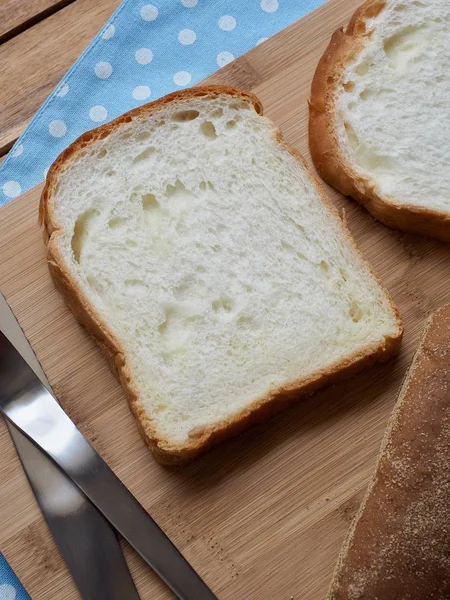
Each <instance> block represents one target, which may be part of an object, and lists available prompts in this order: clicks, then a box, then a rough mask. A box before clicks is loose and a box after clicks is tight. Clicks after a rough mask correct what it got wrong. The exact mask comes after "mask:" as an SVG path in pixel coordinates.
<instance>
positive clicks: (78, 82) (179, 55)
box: [0, 0, 325, 600]
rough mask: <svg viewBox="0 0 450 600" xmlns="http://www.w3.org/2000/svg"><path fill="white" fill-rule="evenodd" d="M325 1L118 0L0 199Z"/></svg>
mask: <svg viewBox="0 0 450 600" xmlns="http://www.w3.org/2000/svg"><path fill="white" fill-rule="evenodd" d="M324 2H325V0H301V1H300V0H245V1H244V0H240V1H236V2H233V1H231V0H125V1H123V2H122V3H120V7H119V9H118V10H117V11H116V12H115V13H114V14H113V15H112V16H111V17H110V18H109V19H108V21H107V22H106V23H105V24H104V26H103V27H102V28H101V30H100V33H99V34H98V36H97V37H96V38H95V40H93V42H92V44H91V45H90V46H89V47H88V49H87V50H86V51H85V53H84V54H83V55H82V56H81V57H80V59H79V61H78V62H77V63H76V65H75V67H74V68H72V69H70V70H69V71H68V72H67V73H66V74H65V75H64V78H63V79H62V81H61V82H60V83H59V84H58V86H57V87H56V88H55V90H54V92H53V93H52V95H51V96H50V98H49V99H48V101H47V102H46V103H45V104H44V106H43V107H42V108H41V110H40V111H39V113H38V114H37V115H36V117H35V118H34V119H33V121H32V126H31V127H29V128H28V129H27V130H26V131H25V132H24V134H22V136H21V137H20V138H19V140H18V142H17V143H16V144H15V145H14V146H13V148H12V149H11V151H10V152H9V155H8V156H7V157H6V159H5V160H3V161H2V162H1V163H0V207H1V206H2V205H3V204H5V203H6V202H8V201H10V200H11V199H12V198H14V197H16V195H17V193H20V194H22V193H23V192H25V191H26V190H28V189H30V188H31V187H33V186H34V185H37V184H38V183H39V182H40V181H42V178H43V176H44V172H45V171H46V169H47V168H48V167H49V165H51V164H52V162H53V161H54V160H55V159H56V157H57V156H58V154H60V152H62V151H63V150H64V149H65V148H66V147H67V146H68V145H69V144H70V143H71V142H72V141H73V140H75V139H76V138H77V137H78V136H80V135H81V134H82V133H83V132H85V131H87V130H89V129H92V128H93V127H97V126H98V125H101V124H102V123H106V122H107V121H110V120H112V119H114V118H116V117H117V116H119V115H120V114H122V113H124V112H125V111H127V110H130V109H132V108H135V107H136V106H138V105H140V104H142V103H144V102H149V101H150V100H154V99H157V98H160V97H161V96H162V95H164V94H167V93H169V92H172V91H175V90H180V89H183V88H186V87H188V86H191V85H195V84H197V83H198V82H200V81H201V80H202V79H204V78H205V77H207V76H208V75H210V74H211V73H213V72H214V71H216V70H217V69H218V68H222V67H225V66H226V65H228V64H229V63H230V62H232V61H233V60H234V59H235V58H237V57H239V56H241V55H242V54H243V53H244V52H247V50H250V49H251V48H253V47H254V46H256V45H257V44H261V43H262V42H264V41H265V40H267V39H268V38H270V37H271V36H272V35H274V34H275V33H277V32H278V31H280V30H281V29H282V28H284V27H286V26H288V25H290V24H291V23H292V22H294V21H296V20H297V19H299V18H301V17H302V16H303V15H304V14H306V13H307V12H309V11H310V10H313V9H314V8H317V7H318V6H320V5H321V4H323V3H324ZM19 190H20V191H19ZM0 574H1V569H0ZM0 582H1V579H0ZM0 600H1V598H0Z"/></svg>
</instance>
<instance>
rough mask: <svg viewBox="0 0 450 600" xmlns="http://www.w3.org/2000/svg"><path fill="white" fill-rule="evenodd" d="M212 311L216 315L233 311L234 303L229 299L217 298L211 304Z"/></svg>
mask: <svg viewBox="0 0 450 600" xmlns="http://www.w3.org/2000/svg"><path fill="white" fill-rule="evenodd" d="M211 306H212V309H213V311H214V312H216V313H220V312H226V313H229V312H232V311H233V310H234V303H233V301H232V300H231V299H230V298H226V297H224V298H219V299H218V300H213V301H212V303H211Z"/></svg>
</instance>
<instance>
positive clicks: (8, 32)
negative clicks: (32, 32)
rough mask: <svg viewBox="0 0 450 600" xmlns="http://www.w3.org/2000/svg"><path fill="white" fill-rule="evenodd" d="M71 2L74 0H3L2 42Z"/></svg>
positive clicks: (0, 19)
mask: <svg viewBox="0 0 450 600" xmlns="http://www.w3.org/2000/svg"><path fill="white" fill-rule="evenodd" d="M71 2H74V0H1V2H0V44H1V43H2V42H5V41H6V40H8V39H10V38H12V37H14V36H15V35H18V34H19V33H21V32H22V31H24V30H25V29H29V28H30V27H32V26H33V25H35V24H36V23H38V22H39V21H42V20H43V19H45V18H47V17H48V16H50V15H51V14H52V13H55V12H56V11H58V10H60V9H61V8H63V7H64V6H67V4H70V3H71Z"/></svg>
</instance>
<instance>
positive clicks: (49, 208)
mask: <svg viewBox="0 0 450 600" xmlns="http://www.w3.org/2000/svg"><path fill="white" fill-rule="evenodd" d="M219 94H228V95H232V96H235V97H236V98H237V99H247V100H250V101H251V102H252V103H253V105H254V107H255V109H256V111H257V112H258V113H259V114H262V106H261V103H260V102H259V100H258V99H257V98H256V96H254V95H253V94H250V93H247V92H242V91H240V90H236V89H233V88H228V87H223V86H209V87H198V88H192V89H190V90H186V91H182V92H176V93H175V94H170V95H169V96H166V97H165V98H162V99H161V100H158V101H156V102H153V103H151V104H148V105H146V106H142V107H139V108H137V109H135V110H133V111H130V112H129V113H125V114H124V115H122V116H121V117H119V118H118V119H116V120H115V121H112V122H111V123H108V124H107V125H104V126H102V127H99V128H98V129H95V130H93V131H91V132H87V133H85V134H84V135H82V136H81V137H80V138H79V139H78V140H76V141H75V142H74V143H73V144H72V145H71V146H69V148H67V150H65V151H64V152H63V153H62V154H61V155H60V156H59V157H58V159H57V160H56V162H55V163H54V164H53V165H52V167H51V168H50V170H49V173H48V176H47V181H46V185H45V188H44V190H43V193H42V197H41V203H40V220H41V222H42V224H43V225H44V228H45V230H46V231H47V233H48V236H49V240H48V262H49V268H50V272H51V275H52V277H53V279H54V281H55V283H56V285H57V287H58V289H59V290H60V291H61V293H62V294H63V296H64V298H65V300H66V302H67V304H68V306H69V307H70V309H71V310H72V312H73V313H74V315H75V317H76V318H77V319H78V321H80V323H82V324H83V325H84V326H85V327H86V328H87V330H88V331H89V332H90V333H91V335H92V336H93V338H94V339H95V340H96V342H97V343H98V345H99V346H100V348H101V349H102V351H103V353H104V354H105V356H106V357H107V359H108V361H109V364H110V366H111V368H112V370H113V372H114V373H115V374H116V376H117V377H118V379H119V381H120V382H121V384H122V386H123V389H124V391H125V394H126V396H127V399H128V402H129V405H130V410H131V412H132V413H133V415H134V416H135V417H136V420H137V423H138V426H139V429H140V431H141V433H142V435H143V437H144V440H145V442H146V444H147V445H148V447H149V448H150V450H151V452H152V453H153V455H154V457H155V458H156V459H157V460H158V461H159V462H161V463H165V464H176V463H181V462H184V461H186V460H189V459H191V458H193V457H194V456H196V455H198V454H200V453H201V452H203V451H205V450H206V449H208V448H210V447H211V446H212V445H214V444H216V443H218V442H220V441H221V440H223V439H225V438H228V437H230V436H232V435H235V434H236V433H238V432H240V431H242V430H243V429H245V428H246V427H248V426H249V425H251V424H252V423H255V422H258V421H261V420H263V419H265V418H266V417H267V416H268V415H269V414H272V413H274V412H277V411H278V410H281V409H282V408H283V407H285V406H287V405H289V404H292V403H293V402H294V401H295V400H296V399H297V398H298V397H299V396H301V395H304V394H309V393H312V392H313V391H314V390H316V389H317V388H319V387H322V386H324V385H326V384H329V383H333V382H335V381H337V380H339V379H341V378H343V377H346V376H348V375H350V374H352V373H356V372H357V371H359V370H360V369H362V368H364V367H365V366H367V365H370V364H372V363H374V362H377V361H384V360H387V359H388V358H389V357H390V356H391V355H392V354H394V353H395V352H396V351H397V349H398V348H399V346H400V342H401V338H402V333H403V330H402V325H401V321H400V317H399V315H398V312H397V310H396V308H395V306H394V305H393V303H392V301H391V300H390V298H389V296H388V295H387V294H386V297H387V298H388V300H389V302H390V306H391V308H392V310H393V311H394V313H395V314H396V316H397V331H396V332H395V335H393V336H392V337H391V338H389V339H386V340H384V342H383V343H380V344H379V345H376V346H375V345H374V346H370V347H367V348H364V349H362V350H361V351H360V352H358V353H357V354H355V355H353V356H350V357H348V358H347V359H346V360H344V361H340V362H338V363H336V364H335V365H332V366H330V367H329V368H328V369H326V370H323V371H321V372H318V373H315V374H314V375H312V376H311V377H309V378H305V379H302V380H298V381H295V382H292V383H291V384H289V385H287V386H285V387H284V388H283V389H279V390H276V391H273V392H271V393H270V394H269V395H267V396H266V397H264V398H260V399H257V400H255V402H253V403H252V405H251V406H248V407H247V408H246V409H245V410H242V411H241V412H240V413H238V414H236V415H234V416H233V417H232V418H230V419H226V420H223V421H222V422H220V423H217V424H216V425H214V426H212V427H210V428H205V429H204V430H202V431H198V432H197V436H195V437H194V436H192V439H191V441H190V442H189V444H187V445H173V444H170V442H169V441H168V440H167V439H165V438H164V436H162V435H161V434H160V433H159V432H158V431H157V429H156V428H155V426H154V424H153V423H152V421H151V419H150V418H149V416H148V415H147V414H146V412H145V409H144V407H143V404H142V402H141V401H140V400H139V397H138V393H137V390H136V389H135V387H134V384H133V380H132V377H131V374H130V373H129V370H128V368H127V363H126V357H125V353H124V352H123V351H122V349H121V347H120V343H119V341H118V340H117V339H115V336H114V335H113V334H112V332H111V331H110V330H109V328H108V324H107V323H106V322H104V320H103V318H102V316H101V315H100V314H98V313H97V312H96V311H95V310H94V308H93V307H92V306H91V304H90V302H89V300H88V298H87V297H86V295H85V294H84V292H83V290H82V289H81V288H80V287H79V286H78V284H77V282H76V281H75V280H74V278H73V277H71V275H70V270H69V267H68V265H67V264H66V262H65V260H64V258H63V256H62V254H61V253H60V251H59V249H58V235H59V232H58V224H57V222H56V220H55V217H54V214H53V199H54V195H55V192H56V189H57V185H58V178H59V176H60V174H61V172H62V170H63V169H65V168H66V167H67V165H68V164H70V162H71V161H72V160H74V159H75V157H76V155H77V153H78V152H80V151H81V150H82V149H83V148H85V147H86V145H88V144H91V143H93V142H94V141H95V140H98V139H102V138H103V137H105V136H106V135H109V133H110V132H111V131H114V130H115V129H116V128H117V127H120V126H121V125H122V124H123V123H128V122H130V119H133V118H135V117H139V116H140V115H149V114H151V113H153V112H155V111H156V110H158V109H160V108H161V107H164V106H165V105H166V104H167V103H169V102H178V101H184V100H189V99H191V98H193V97H195V96H199V95H203V96H215V95H219ZM274 131H275V136H276V139H277V141H278V142H279V143H280V144H281V145H283V146H284V147H285V148H286V149H287V150H288V151H289V152H290V153H291V155H292V156H293V157H294V158H295V159H296V160H299V161H300V162H301V163H302V164H304V162H303V159H302V158H301V156H300V155H299V154H298V152H297V151H296V150H294V149H292V148H290V147H289V146H288V145H287V144H286V142H285V141H284V140H283V138H282V136H281V134H280V133H279V132H277V131H276V130H274ZM310 176H311V178H312V179H313V180H314V181H315V183H316V185H317V187H318V189H319V191H320V194H321V196H322V199H323V201H324V203H325V204H326V205H327V206H328V207H329V208H330V210H331V211H333V212H334V213H336V211H335V209H334V208H333V207H332V205H331V203H330V202H329V200H328V198H327V197H326V195H325V193H324V191H323V189H322V187H321V186H320V185H319V183H318V182H317V181H316V180H315V179H314V177H313V176H312V175H310ZM336 216H337V218H339V217H338V215H337V213H336ZM343 227H344V229H345V226H343ZM345 230H346V229H345ZM346 234H347V237H348V242H349V243H350V244H351V245H352V246H353V247H354V248H355V250H356V251H358V249H357V248H356V245H355V243H354V241H353V239H352V238H351V236H350V235H349V233H348V231H347V230H346ZM358 252H359V251H358Z"/></svg>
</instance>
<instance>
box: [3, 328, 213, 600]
mask: <svg viewBox="0 0 450 600" xmlns="http://www.w3.org/2000/svg"><path fill="white" fill-rule="evenodd" d="M0 411H2V412H3V414H4V415H5V416H6V417H7V418H8V419H9V420H10V421H11V422H12V423H14V425H16V427H18V428H19V429H20V430H21V431H22V432H23V433H25V435H26V436H27V437H28V438H30V440H32V441H33V443H34V444H35V445H36V446H38V447H39V448H40V449H41V450H43V451H44V452H45V453H46V454H47V455H48V456H49V457H50V458H52V459H53V460H54V461H55V463H56V464H57V465H58V466H59V467H60V468H61V469H62V470H63V471H64V472H65V473H66V474H67V475H68V476H69V477H70V478H71V479H72V481H73V482H74V483H76V485H77V486H78V487H79V488H80V489H81V490H82V492H84V494H85V495H86V496H87V497H88V498H89V499H90V500H91V502H92V503H93V504H95V506H96V507H97V508H98V509H99V510H100V512H102V513H103V515H104V516H105V517H106V519H107V520H108V521H109V522H110V523H111V524H112V525H114V527H115V528H116V529H117V531H119V532H120V533H121V534H122V536H123V537H124V538H125V539H126V540H127V541H128V542H129V543H130V544H131V545H132V546H133V547H134V549H135V550H136V551H137V552H138V553H139V554H140V555H141V557H142V558H143V559H144V560H145V561H146V562H147V564H148V565H150V566H151V567H152V568H153V570H154V571H155V572H156V573H157V574H158V575H159V576H160V577H161V579H162V580H163V581H164V582H165V583H166V584H167V585H168V586H169V587H170V588H171V590H172V591H173V592H174V593H175V595H176V596H177V597H178V598H179V599H180V600H217V598H216V596H215V595H214V594H213V593H212V591H211V590H210V589H209V588H208V587H207V586H206V584H205V583H204V582H203V580H202V579H201V578H200V576H199V575H198V574H197V573H196V572H195V570H194V569H193V568H192V567H191V566H190V564H189V563H188V562H187V561H186V559H185V558H184V557H183V555H182V554H181V553H180V552H179V551H178V550H177V548H176V547H175V546H174V544H173V543H172V542H171V541H170V540H169V538H168V537H167V536H166V535H165V534H164V532H163V531H162V530H161V529H160V528H159V527H158V525H157V524H156V523H155V521H154V520H153V519H152V518H151V517H150V516H149V515H148V514H147V513H146V511H145V510H144V509H143V507H142V506H141V505H140V504H139V502H138V501H137V500H136V498H135V497H134V496H133V495H132V494H131V493H130V492H129V491H128V489H127V488H126V487H125V486H124V485H123V483H122V482H121V481H120V479H119V478H118V477H117V476H116V475H115V474H114V473H113V471H111V469H110V468H109V467H108V465H107V464H106V463H105V462H104V460H103V459H102V458H101V457H100V455H99V454H97V452H96V451H95V450H94V448H92V446H91V445H90V444H89V442H88V441H87V440H86V439H85V438H84V436H83V435H82V434H81V433H80V431H79V430H78V429H77V428H76V426H75V424H74V423H73V422H72V421H71V420H70V418H69V417H68V416H67V415H66V413H65V412H64V411H63V409H62V408H61V407H60V405H59V404H58V402H57V401H56V400H55V398H54V397H53V396H52V395H51V394H50V393H49V391H48V390H47V388H46V387H45V386H44V385H43V384H42V382H41V381H40V379H39V378H38V377H36V375H35V373H34V371H33V370H32V369H31V368H30V367H29V365H28V364H27V363H26V362H25V361H24V360H23V358H22V357H21V355H20V354H19V353H18V351H17V350H16V349H15V347H14V346H13V345H12V344H11V342H10V341H9V340H8V338H7V337H5V335H4V334H3V333H1V332H0Z"/></svg>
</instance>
